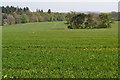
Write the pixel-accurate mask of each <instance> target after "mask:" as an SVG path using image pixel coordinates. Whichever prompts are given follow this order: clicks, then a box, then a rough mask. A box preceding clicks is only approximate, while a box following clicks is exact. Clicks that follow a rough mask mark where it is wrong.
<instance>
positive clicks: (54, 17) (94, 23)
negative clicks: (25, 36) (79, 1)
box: [2, 6, 120, 29]
mask: <svg viewBox="0 0 120 80" xmlns="http://www.w3.org/2000/svg"><path fill="white" fill-rule="evenodd" d="M119 14H120V12H111V13H88V14H85V13H76V12H71V13H58V12H52V11H51V9H48V11H47V12H44V10H42V9H36V11H35V12H32V11H30V9H29V8H28V7H24V8H20V7H14V6H6V7H4V6H2V18H3V20H2V25H12V24H20V23H30V22H46V21H49V22H50V21H67V23H65V24H67V25H68V28H70V29H78V28H80V29H84V28H108V27H110V26H111V23H112V22H113V21H119V20H120V17H119V16H118V15H119Z"/></svg>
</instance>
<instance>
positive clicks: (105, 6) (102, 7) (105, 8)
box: [2, 2, 118, 12]
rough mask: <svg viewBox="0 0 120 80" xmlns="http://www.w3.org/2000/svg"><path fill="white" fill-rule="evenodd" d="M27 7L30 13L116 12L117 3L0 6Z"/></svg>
mask: <svg viewBox="0 0 120 80" xmlns="http://www.w3.org/2000/svg"><path fill="white" fill-rule="evenodd" d="M7 5H9V6H19V7H22V8H23V7H26V6H27V7H29V8H30V10H31V11H35V10H36V9H37V8H38V9H43V10H44V11H47V10H48V9H51V10H52V11H53V12H69V11H77V12H80V11H99V12H111V11H118V2H3V3H2V6H7Z"/></svg>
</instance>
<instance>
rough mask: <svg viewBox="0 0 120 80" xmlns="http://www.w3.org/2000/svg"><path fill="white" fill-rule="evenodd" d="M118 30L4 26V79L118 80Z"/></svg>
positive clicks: (43, 24) (52, 25) (58, 25)
mask: <svg viewBox="0 0 120 80" xmlns="http://www.w3.org/2000/svg"><path fill="white" fill-rule="evenodd" d="M117 28H118V26H117V22H115V24H113V25H112V28H110V29H84V30H83V29H76V30H69V29H67V28H66V25H64V22H41V23H28V24H18V25H12V26H4V27H3V54H2V55H3V58H2V61H3V64H2V65H3V78H4V76H5V77H8V78H117V77H118V73H117V71H118V67H117V65H118V62H117V61H118V48H117V46H118V38H117V34H118V32H117V31H118V29H117ZM6 75H7V76H6Z"/></svg>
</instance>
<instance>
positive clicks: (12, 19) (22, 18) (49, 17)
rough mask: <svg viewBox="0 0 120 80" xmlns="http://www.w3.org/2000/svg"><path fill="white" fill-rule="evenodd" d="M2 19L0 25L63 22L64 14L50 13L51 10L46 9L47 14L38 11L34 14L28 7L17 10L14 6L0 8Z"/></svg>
mask: <svg viewBox="0 0 120 80" xmlns="http://www.w3.org/2000/svg"><path fill="white" fill-rule="evenodd" d="M2 17H3V20H2V25H12V24H20V23H30V22H45V21H65V14H64V13H58V12H52V11H51V9H48V12H44V11H43V10H40V9H36V11H35V12H31V11H30V9H29V8H28V7H24V8H19V7H14V6H6V7H4V6H2Z"/></svg>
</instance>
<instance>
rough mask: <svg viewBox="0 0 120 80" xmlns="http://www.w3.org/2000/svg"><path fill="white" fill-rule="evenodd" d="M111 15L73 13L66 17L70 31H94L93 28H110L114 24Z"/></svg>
mask: <svg viewBox="0 0 120 80" xmlns="http://www.w3.org/2000/svg"><path fill="white" fill-rule="evenodd" d="M111 15H112V14H111V13H99V14H94V13H87V14H85V13H76V12H71V13H68V14H67V15H66V20H67V22H66V23H65V24H67V25H68V28H69V29H86V28H89V29H93V28H110V27H111V24H112V23H113V22H114V18H112V17H111Z"/></svg>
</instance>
